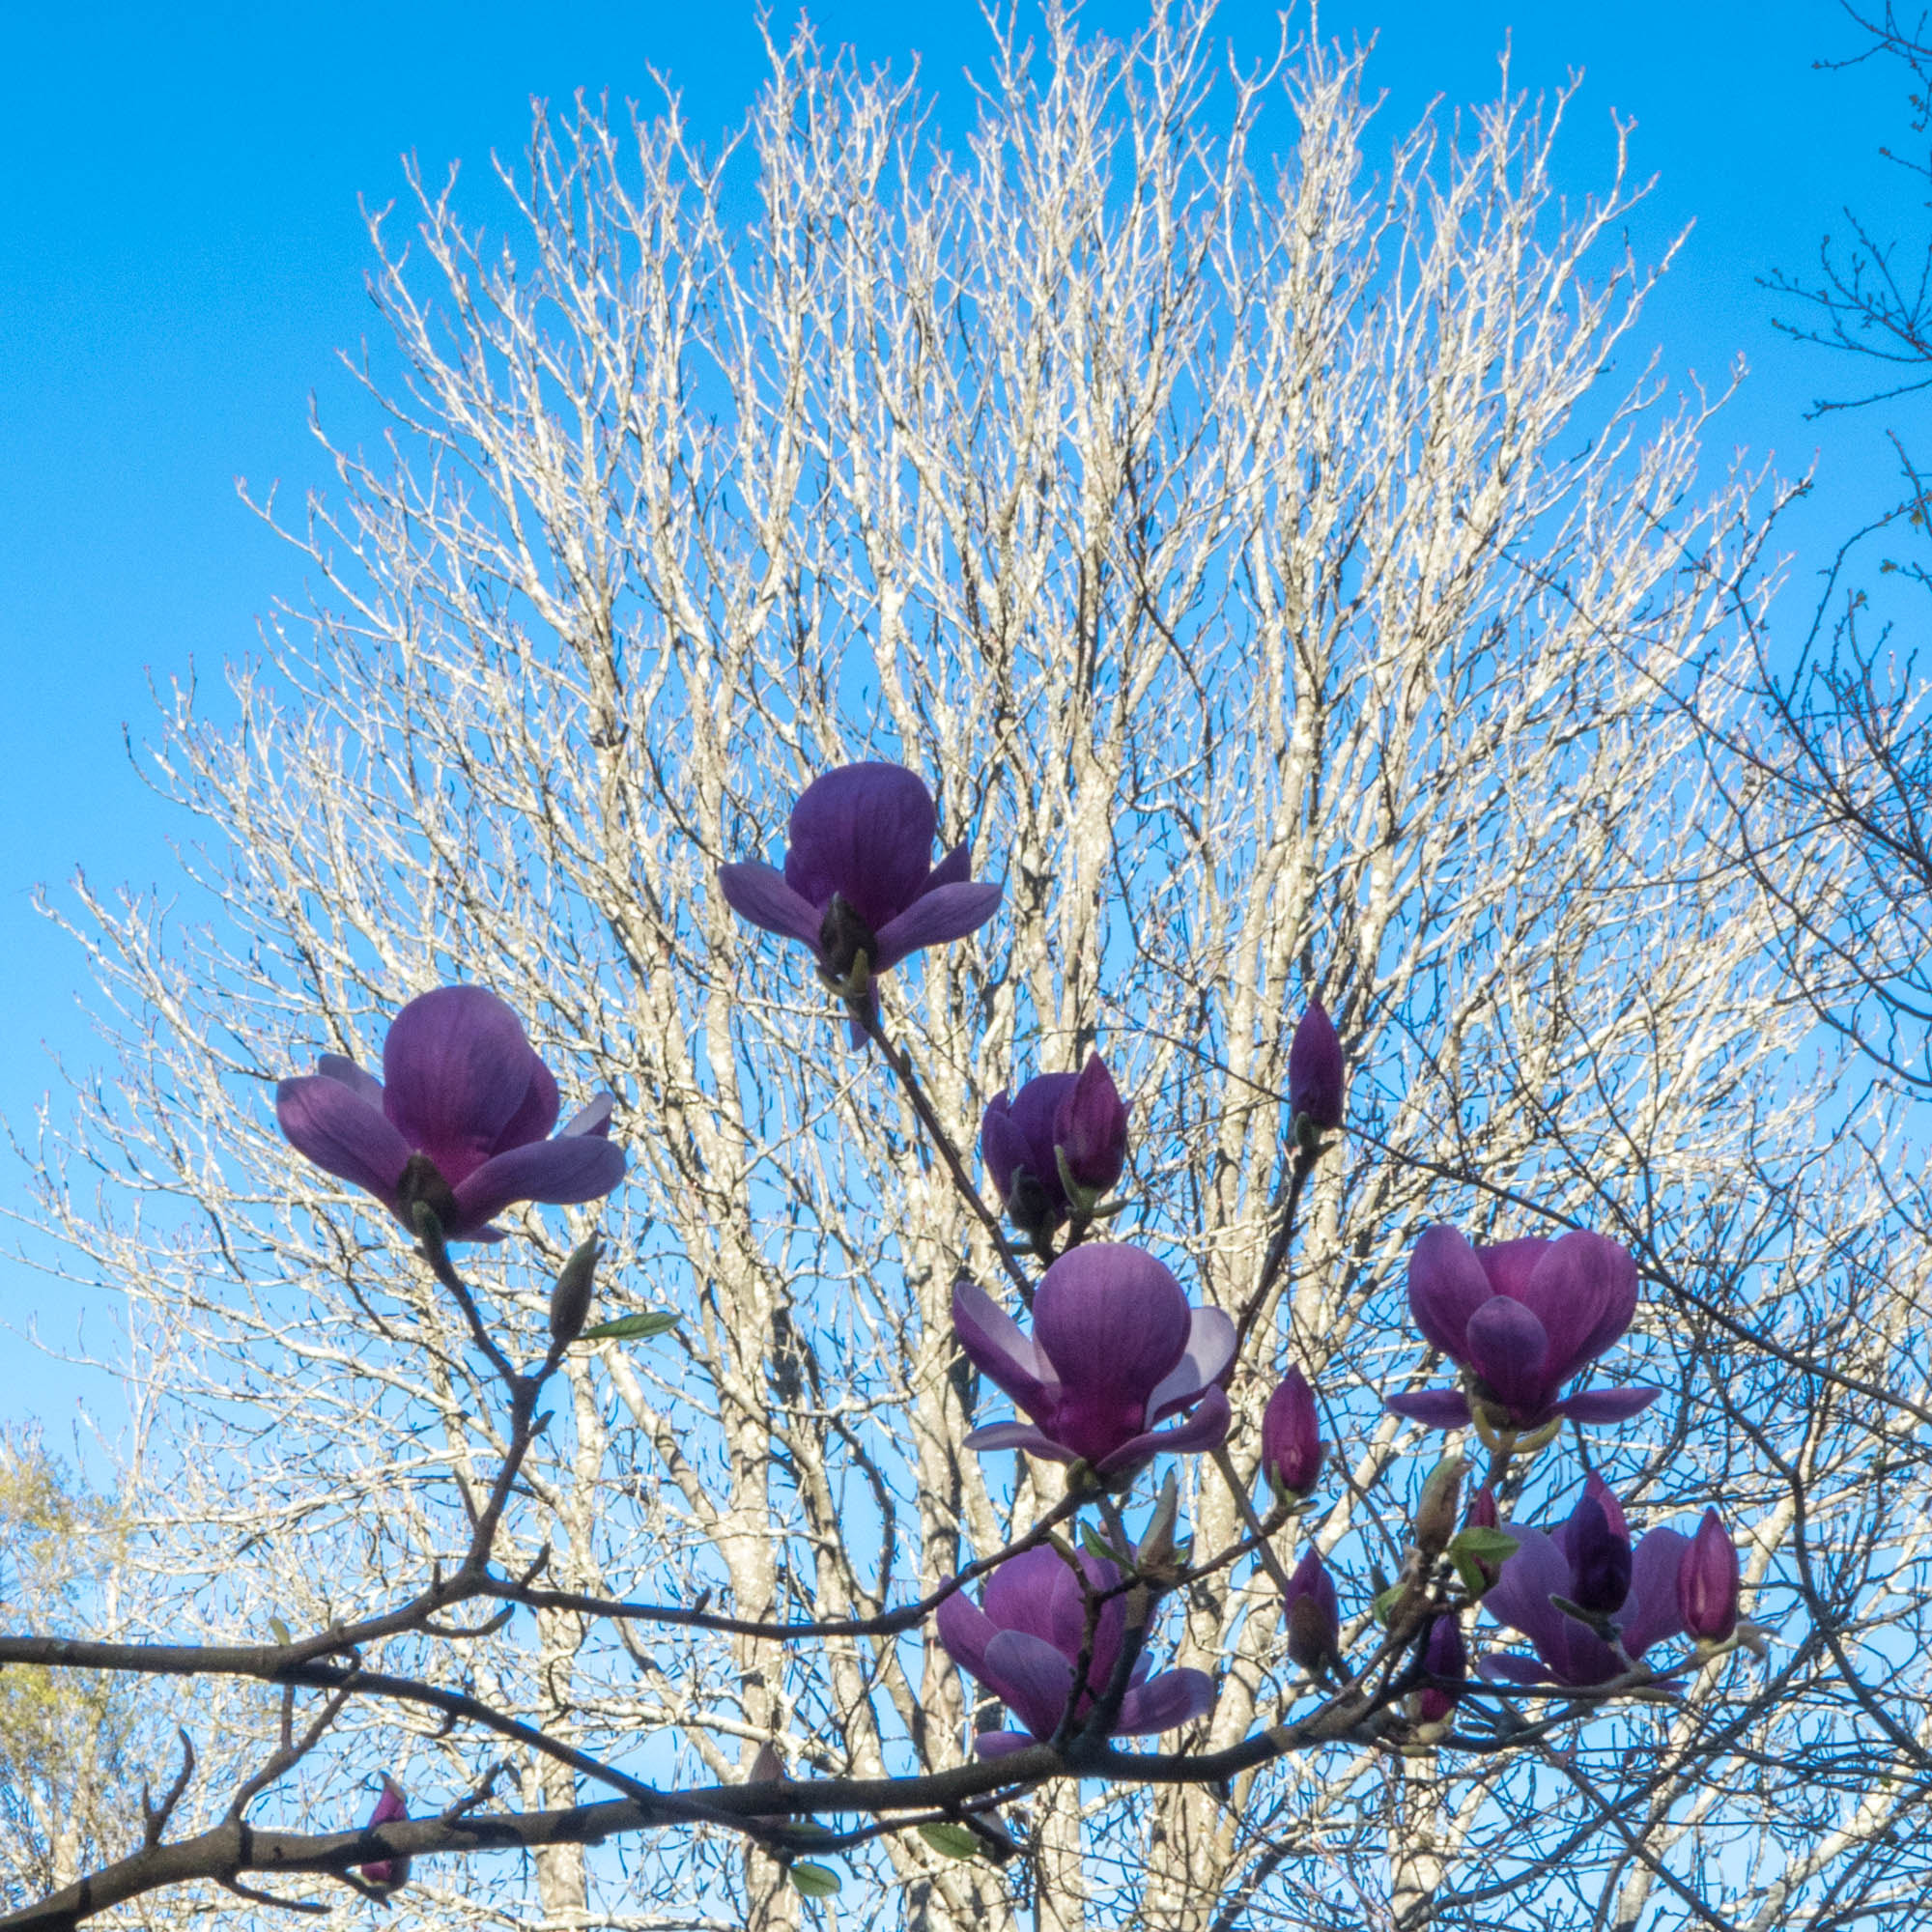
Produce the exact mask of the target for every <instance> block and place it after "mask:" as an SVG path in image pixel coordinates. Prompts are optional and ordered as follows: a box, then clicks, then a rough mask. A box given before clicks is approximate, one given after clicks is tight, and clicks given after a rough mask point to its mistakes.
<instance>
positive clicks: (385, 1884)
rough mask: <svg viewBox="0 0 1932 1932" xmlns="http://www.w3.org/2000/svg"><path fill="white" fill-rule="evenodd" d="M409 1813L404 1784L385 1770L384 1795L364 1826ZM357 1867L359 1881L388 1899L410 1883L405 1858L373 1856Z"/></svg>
mask: <svg viewBox="0 0 1932 1932" xmlns="http://www.w3.org/2000/svg"><path fill="white" fill-rule="evenodd" d="M409 1815H410V1806H409V1801H408V1800H407V1799H406V1798H405V1797H404V1796H403V1787H402V1786H401V1785H400V1784H398V1783H397V1782H396V1780H395V1779H394V1778H393V1777H391V1776H389V1775H388V1773H387V1772H384V1774H383V1795H382V1796H381V1797H380V1798H379V1799H377V1801H376V1808H375V1809H374V1810H373V1811H371V1812H370V1814H369V1824H368V1827H367V1829H368V1830H370V1831H372V1832H373V1831H374V1830H375V1829H376V1827H377V1826H379V1825H393V1824H394V1823H395V1822H396V1821H397V1820H398V1819H399V1818H407V1817H408V1816H409ZM359 1869H360V1871H361V1874H362V1882H363V1883H364V1884H365V1885H366V1886H368V1887H369V1889H371V1890H372V1891H374V1892H375V1893H376V1894H377V1896H378V1897H380V1898H387V1897H388V1896H389V1895H390V1894H391V1893H392V1892H397V1891H400V1890H401V1889H403V1887H404V1886H406V1885H408V1884H409V1882H410V1861H409V1860H408V1859H376V1860H373V1861H371V1862H370V1863H368V1864H366V1865H363V1866H361V1867H360V1868H359Z"/></svg>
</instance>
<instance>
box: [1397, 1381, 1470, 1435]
mask: <svg viewBox="0 0 1932 1932" xmlns="http://www.w3.org/2000/svg"><path fill="white" fill-rule="evenodd" d="M1382 1406H1383V1407H1384V1408H1386V1409H1388V1410H1389V1411H1390V1412H1391V1413H1392V1414H1395V1415H1406V1417H1407V1418H1408V1419H1409V1421H1411V1422H1419V1423H1421V1424H1422V1426H1423V1428H1425V1429H1466V1428H1468V1426H1469V1405H1468V1402H1467V1400H1466V1399H1465V1398H1464V1397H1463V1396H1462V1395H1459V1394H1458V1393H1457V1391H1456V1390H1454V1389H1416V1390H1415V1391H1414V1392H1413V1393H1412V1394H1409V1395H1392V1396H1390V1397H1388V1399H1387V1400H1386V1401H1385V1402H1384V1403H1383V1404H1382Z"/></svg>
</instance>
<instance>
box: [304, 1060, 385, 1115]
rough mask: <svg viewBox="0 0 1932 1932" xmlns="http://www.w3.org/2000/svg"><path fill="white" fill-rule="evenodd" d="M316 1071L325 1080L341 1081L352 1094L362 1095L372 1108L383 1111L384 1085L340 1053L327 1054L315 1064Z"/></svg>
mask: <svg viewBox="0 0 1932 1932" xmlns="http://www.w3.org/2000/svg"><path fill="white" fill-rule="evenodd" d="M315 1070H316V1071H317V1072H318V1073H319V1074H321V1075H322V1077H323V1078H324V1079H325V1080H339V1081H341V1083H342V1084H343V1086H345V1087H347V1088H348V1089H349V1091H350V1092H351V1093H352V1094H358V1095H360V1097H361V1098H363V1099H364V1100H366V1101H368V1103H369V1104H370V1106H372V1107H375V1108H377V1109H379V1110H380V1109H381V1107H382V1105H383V1083H382V1082H381V1081H380V1080H378V1079H377V1078H376V1076H375V1075H374V1074H373V1073H365V1072H364V1071H363V1070H362V1068H361V1067H359V1066H357V1065H356V1064H355V1062H354V1061H353V1060H351V1059H349V1058H348V1057H347V1056H346V1055H344V1054H340V1053H325V1054H324V1055H322V1057H321V1058H320V1059H319V1060H317V1062H316V1063H315Z"/></svg>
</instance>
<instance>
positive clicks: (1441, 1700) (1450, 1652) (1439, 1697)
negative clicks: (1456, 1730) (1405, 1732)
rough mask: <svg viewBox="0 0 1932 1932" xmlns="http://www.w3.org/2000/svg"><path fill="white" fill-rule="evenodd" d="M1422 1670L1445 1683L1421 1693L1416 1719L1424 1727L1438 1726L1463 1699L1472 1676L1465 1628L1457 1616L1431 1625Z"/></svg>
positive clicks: (1417, 1700) (1430, 1687)
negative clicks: (1465, 1682) (1424, 1725)
mask: <svg viewBox="0 0 1932 1932" xmlns="http://www.w3.org/2000/svg"><path fill="white" fill-rule="evenodd" d="M1422 1667H1423V1668H1424V1669H1425V1670H1426V1671H1428V1672H1429V1674H1430V1676H1432V1677H1439V1678H1443V1679H1445V1680H1446V1681H1445V1682H1444V1683H1441V1684H1431V1685H1429V1686H1428V1687H1427V1688H1426V1689H1424V1690H1422V1692H1421V1693H1420V1694H1419V1695H1418V1696H1417V1698H1416V1716H1417V1717H1418V1718H1419V1719H1421V1720H1422V1722H1424V1723H1425V1724H1439V1723H1440V1722H1441V1721H1442V1719H1444V1718H1446V1717H1447V1716H1448V1715H1449V1713H1450V1712H1451V1711H1453V1710H1454V1709H1455V1708H1456V1706H1457V1704H1458V1702H1459V1701H1460V1700H1461V1698H1462V1695H1463V1690H1462V1686H1463V1681H1464V1679H1466V1678H1467V1676H1468V1674H1469V1653H1468V1650H1467V1649H1466V1647H1465V1646H1464V1644H1463V1626H1462V1624H1461V1622H1460V1621H1459V1620H1458V1619H1457V1618H1456V1617H1454V1616H1440V1617H1437V1618H1436V1619H1435V1622H1434V1623H1433V1624H1432V1625H1430V1627H1429V1641H1428V1643H1427V1644H1426V1645H1424V1647H1423V1652H1422Z"/></svg>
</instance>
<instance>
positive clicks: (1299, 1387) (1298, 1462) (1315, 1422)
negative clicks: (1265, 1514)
mask: <svg viewBox="0 0 1932 1932" xmlns="http://www.w3.org/2000/svg"><path fill="white" fill-rule="evenodd" d="M1262 1474H1263V1475H1264V1476H1265V1477H1266V1478H1267V1481H1268V1487H1269V1488H1270V1489H1272V1490H1273V1491H1275V1492H1276V1493H1277V1494H1280V1495H1284V1496H1305V1495H1306V1494H1307V1493H1308V1492H1309V1491H1310V1490H1312V1489H1313V1488H1314V1487H1315V1479H1316V1477H1317V1476H1318V1475H1320V1474H1321V1422H1320V1420H1319V1418H1318V1417H1317V1415H1316V1413H1315V1391H1314V1390H1313V1389H1312V1388H1310V1387H1309V1386H1308V1378H1307V1377H1306V1376H1304V1375H1303V1374H1302V1373H1301V1371H1300V1370H1299V1369H1290V1370H1289V1372H1288V1373H1287V1375H1285V1376H1284V1377H1282V1378H1281V1380H1280V1382H1279V1383H1278V1384H1277V1386H1276V1388H1275V1392H1274V1393H1273V1394H1272V1395H1271V1396H1269V1397H1268V1402H1267V1407H1266V1408H1264V1410H1263V1411H1262Z"/></svg>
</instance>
